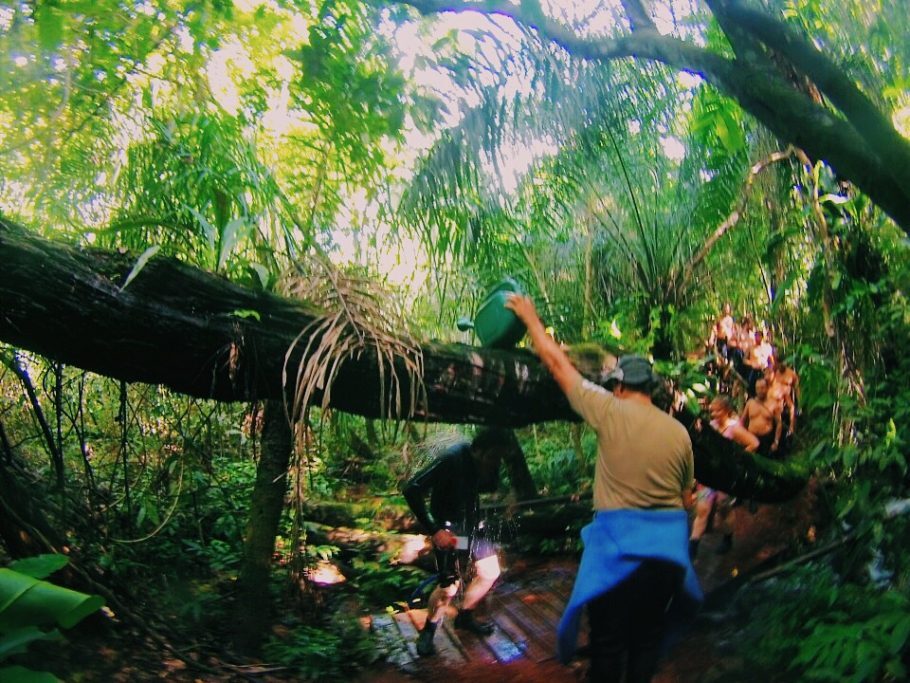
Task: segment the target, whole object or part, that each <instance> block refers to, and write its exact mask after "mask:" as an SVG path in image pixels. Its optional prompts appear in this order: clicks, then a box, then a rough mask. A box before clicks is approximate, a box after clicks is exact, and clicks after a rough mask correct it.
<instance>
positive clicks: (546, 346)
mask: <svg viewBox="0 0 910 683" xmlns="http://www.w3.org/2000/svg"><path fill="white" fill-rule="evenodd" d="M505 305H506V308H508V309H509V310H511V311H513V312H514V313H515V315H516V316H518V319H519V320H521V321H522V322H523V323H524V324H525V327H527V328H528V336H529V337H531V342H533V344H534V350H535V351H537V355H538V356H539V357H540V360H541V362H542V363H543V364H544V365H545V366H546V368H547V370H549V371H550V374H551V375H553V379H555V380H556V383H557V384H558V385H559V387H560V389H562V390H563V392H564V393H568V392H569V389H571V388H572V386H573V385H574V384H575V383H576V382H577V381H578V380H579V378H580V377H581V375H580V373H579V372H578V370H577V369H576V368H575V366H574V365H572V361H571V360H569V357H568V356H567V355H566V352H565V351H563V350H562V347H560V345H559V344H557V343H556V340H555V339H553V337H551V336H550V335H548V334H547V331H546V328H544V326H543V323H542V322H541V320H540V316H538V315H537V309H536V308H535V307H534V302H533V301H531V299H530V297H527V296H522V295H520V294H510V295H509V297H508V299H506V304H505Z"/></svg>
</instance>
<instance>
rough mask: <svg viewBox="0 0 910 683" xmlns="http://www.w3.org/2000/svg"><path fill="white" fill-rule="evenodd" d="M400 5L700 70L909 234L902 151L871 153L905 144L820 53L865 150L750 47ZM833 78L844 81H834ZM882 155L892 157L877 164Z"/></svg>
mask: <svg viewBox="0 0 910 683" xmlns="http://www.w3.org/2000/svg"><path fill="white" fill-rule="evenodd" d="M392 1H394V0H392ZM730 2H732V0H726V4H723V3H724V0H712V6H715V7H721V8H729V7H730V6H731V5H730ZM400 4H407V5H410V6H412V7H415V8H417V9H418V10H419V11H420V12H422V13H423V14H432V13H437V12H469V11H472V12H482V13H487V14H497V15H501V16H506V17H509V18H510V19H512V20H513V21H516V22H518V23H520V24H522V25H524V26H529V27H531V28H534V29H536V30H537V31H538V33H539V34H540V36H541V37H542V38H545V39H548V40H550V41H552V42H554V43H556V44H557V45H560V46H561V47H562V48H563V49H565V50H566V51H568V52H569V53H570V54H572V55H574V56H576V57H579V58H582V59H591V60H611V59H619V58H623V57H633V58H638V59H649V60H653V61H657V62H661V63H663V64H666V65H668V66H670V67H672V68H674V69H679V70H682V71H687V72H689V73H693V74H697V75H700V76H702V77H703V78H705V79H706V80H707V81H709V82H711V83H712V84H713V85H715V86H716V87H718V88H719V89H720V90H721V91H723V92H724V93H725V94H727V95H729V96H730V97H732V98H733V99H735V100H736V101H737V102H738V103H739V104H740V106H742V107H743V109H745V110H746V111H747V112H749V113H750V114H752V115H753V116H755V117H756V118H757V119H758V120H759V121H761V122H762V123H763V124H764V125H765V126H767V127H768V129H769V130H770V131H771V132H772V133H774V134H775V135H776V136H777V137H778V138H780V140H782V141H783V142H787V143H789V144H792V145H794V146H796V147H798V148H800V149H803V150H805V151H806V152H807V153H808V154H809V155H811V156H812V157H814V158H817V159H824V160H825V161H826V162H827V163H828V164H829V165H830V166H831V167H832V168H834V170H835V171H836V172H837V173H838V174H839V175H841V176H842V177H844V178H846V179H848V180H850V181H852V182H853V183H854V184H855V185H856V186H857V187H859V188H860V189H861V190H863V192H865V193H866V194H867V195H868V196H869V197H870V198H871V199H872V201H874V202H875V203H876V204H878V206H879V207H881V208H882V209H883V210H884V211H885V212H886V213H888V214H889V215H890V216H891V217H892V218H893V219H894V221H895V222H896V223H897V224H898V225H899V226H900V227H901V228H902V229H903V230H904V232H905V233H907V234H910V171H907V166H906V164H905V163H904V161H903V160H904V159H905V158H907V159H910V155H908V156H906V157H905V156H904V155H903V154H902V153H901V154H898V152H893V153H892V154H891V155H890V156H883V155H882V154H881V153H880V152H879V150H880V149H881V148H882V147H883V146H884V147H887V145H886V144H884V142H886V141H887V140H888V139H891V140H895V144H894V149H895V150H900V149H902V148H903V147H904V146H905V144H906V143H905V142H901V140H900V139H897V138H896V137H895V136H897V132H896V131H894V130H891V131H886V130H884V129H886V128H888V127H890V126H889V124H888V122H887V121H886V120H884V119H882V118H881V114H880V113H878V114H876V111H877V110H875V107H874V106H871V103H868V102H867V100H864V99H863V98H865V96H863V95H862V93H859V91H856V92H855V93H852V95H851V93H850V87H848V85H845V84H846V83H847V80H848V79H847V78H846V76H845V75H843V73H842V72H840V71H839V70H838V69H837V67H836V66H835V65H833V63H831V62H830V61H828V60H827V59H826V58H825V57H824V56H822V55H820V54H818V55H815V57H812V55H809V57H812V59H813V60H815V61H811V60H810V61H811V64H812V66H811V73H816V72H818V77H819V78H820V80H821V81H822V82H823V83H824V84H825V87H826V88H828V89H829V92H830V93H837V101H838V102H841V104H840V105H839V106H841V107H845V108H846V109H844V110H843V111H851V112H853V111H855V112H856V114H855V116H867V117H871V116H877V117H879V118H878V119H877V123H876V124H875V125H873V126H872V128H873V129H874V130H877V131H880V132H879V133H878V134H879V135H880V136H882V141H883V142H881V144H877V145H876V146H875V147H872V148H870V144H869V138H868V137H866V136H865V135H863V134H861V133H860V132H859V131H858V130H857V128H855V127H854V125H853V123H854V121H853V120H851V122H846V121H844V120H843V119H841V118H840V117H838V116H836V115H834V113H832V112H831V111H829V110H828V109H826V108H825V107H823V106H820V105H818V104H816V103H815V102H813V101H812V100H811V99H810V98H809V97H808V96H806V95H805V94H804V93H802V92H800V91H798V90H797V89H795V88H794V87H793V86H792V85H791V84H790V83H788V82H787V81H786V80H785V79H784V78H783V77H782V76H781V74H780V72H779V70H778V69H777V67H776V65H774V64H773V63H772V62H771V61H770V60H769V59H768V56H767V55H765V54H761V53H760V52H758V51H754V52H753V51H746V53H745V54H744V55H741V56H738V58H737V59H736V60H731V59H727V58H726V57H724V56H722V55H719V54H716V53H714V52H711V51H709V50H707V49H705V48H701V47H698V46H696V45H694V44H692V43H688V42H685V41H682V40H679V39H677V38H673V37H671V36H662V35H660V34H659V33H658V32H657V31H655V30H653V29H639V30H636V31H634V32H632V33H631V34H628V35H624V36H619V37H616V38H607V39H582V38H580V37H579V36H578V35H577V34H575V33H574V32H572V31H571V30H570V29H568V28H567V27H566V26H564V25H562V24H560V23H558V22H555V21H553V20H552V19H550V18H548V17H546V16H545V15H544V14H543V13H542V12H541V11H540V8H539V5H537V4H536V3H534V5H533V7H530V8H529V5H530V3H525V4H523V5H522V6H521V7H516V6H515V5H513V4H510V3H508V2H506V1H505V0H490V1H476V2H464V3H460V2H450V1H449V2H444V1H442V0H400ZM722 11H725V10H722ZM731 11H732V10H731ZM743 11H745V10H743ZM745 16H747V17H749V18H750V19H753V20H754V22H753V23H754V24H755V26H756V28H755V31H756V32H757V35H761V36H763V39H764V40H766V41H767V42H766V44H767V45H769V46H772V45H777V44H778V43H779V42H780V39H779V37H777V38H775V35H776V33H775V32H779V31H781V30H782V27H783V25H782V24H781V23H780V22H777V21H775V20H774V19H773V18H772V17H768V16H766V15H763V14H761V13H751V12H747V13H746V15H745ZM772 29H773V30H772ZM789 45H790V47H789V48H787V49H788V50H797V48H798V45H799V44H798V43H797V42H796V41H795V40H794V41H791V43H789ZM784 47H786V46H784ZM804 47H806V46H805V45H804ZM806 49H809V48H808V47H807V48H806ZM810 51H811V50H810ZM816 52H817V51H816ZM787 54H790V53H789V52H788V53H787ZM793 54H794V55H795V54H802V53H798V52H794V53H793ZM823 66H824V67H826V68H822V67H823ZM837 76H840V77H841V78H842V79H843V81H844V83H842V84H838V83H837V81H838V78H837ZM829 96H831V95H830V94H829ZM860 120H865V119H862V118H857V119H856V121H855V122H857V123H858V122H859V121H860ZM881 131H884V132H881ZM898 137H899V136H898ZM889 158H895V159H896V161H895V162H894V163H893V164H888V163H885V160H886V159H889Z"/></svg>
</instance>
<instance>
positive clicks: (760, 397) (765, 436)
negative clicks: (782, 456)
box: [739, 378, 783, 458]
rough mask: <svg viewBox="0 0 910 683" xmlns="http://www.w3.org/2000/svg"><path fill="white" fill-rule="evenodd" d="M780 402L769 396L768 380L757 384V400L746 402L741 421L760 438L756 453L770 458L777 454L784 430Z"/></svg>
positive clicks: (758, 381)
mask: <svg viewBox="0 0 910 683" xmlns="http://www.w3.org/2000/svg"><path fill="white" fill-rule="evenodd" d="M780 418H781V415H780V406H779V403H778V401H776V400H774V399H772V398H770V397H769V396H768V380H766V379H764V378H762V379H760V380H757V381H756V382H755V398H750V399H749V400H748V401H746V405H745V406H744V407H743V412H742V414H740V416H739V421H740V423H741V424H742V426H743V427H745V428H746V429H748V430H749V431H750V432H752V433H753V434H754V435H755V436H756V437H758V448H757V449H756V451H755V452H756V453H758V454H759V455H763V456H765V457H766V458H770V457H772V456H773V455H775V454H776V453H777V448H778V446H779V445H780V435H781V431H782V428H783V423H782V421H781V419H780Z"/></svg>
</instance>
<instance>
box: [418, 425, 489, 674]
mask: <svg viewBox="0 0 910 683" xmlns="http://www.w3.org/2000/svg"><path fill="white" fill-rule="evenodd" d="M493 434H494V432H490V431H487V432H482V433H481V434H479V435H478V436H477V437H476V438H475V439H474V441H473V442H467V441H462V442H460V443H457V444H455V445H453V446H451V447H449V448H448V449H446V450H445V451H444V452H443V453H441V454H439V455H438V456H437V457H436V458H434V459H433V462H431V463H430V464H429V465H428V466H427V467H425V468H424V469H423V470H421V471H420V472H418V473H417V474H415V475H414V476H413V477H412V478H411V479H410V480H409V481H408V482H407V484H406V485H405V487H404V491H403V493H404V497H405V500H406V501H407V503H408V505H409V506H410V508H411V511H412V512H413V513H414V516H415V517H417V520H418V521H419V522H420V524H421V525H422V526H423V528H424V529H425V530H426V532H427V533H428V534H429V536H430V537H431V539H432V542H433V548H434V551H435V555H436V567H437V570H438V577H437V581H438V583H437V586H436V588H435V589H434V590H433V592H432V593H431V594H430V599H429V603H428V605H427V620H426V623H425V625H424V627H423V629H421V631H420V635H419V636H418V638H417V653H418V654H419V655H420V656H422V657H426V656H429V655H433V654H435V653H436V646H435V645H434V644H433V637H434V635H435V634H436V630H437V628H438V627H439V624H441V623H442V621H443V619H444V618H445V614H446V611H447V609H448V607H449V604H450V603H451V602H452V599H453V598H454V597H455V594H456V593H457V592H458V587H459V585H460V584H461V579H462V575H463V574H465V573H466V572H467V571H468V569H469V567H468V565H469V564H471V565H473V573H474V578H473V579H472V580H471V582H470V584H469V585H468V587H467V589H466V590H465V593H464V599H463V600H462V605H461V609H460V610H459V612H458V615H457V616H456V617H455V627H456V628H461V629H466V630H468V631H471V632H472V633H475V634H477V635H481V636H488V635H490V634H492V633H493V625H492V624H491V623H488V622H484V621H479V620H478V619H477V618H476V617H475V616H474V609H475V608H476V607H477V605H478V604H479V603H480V601H481V600H482V599H483V598H484V596H485V595H486V594H487V593H488V592H489V590H490V589H491V588H492V587H493V584H494V583H495V582H496V579H497V578H499V574H500V568H499V558H498V557H497V554H496V547H495V546H494V545H493V543H492V542H491V541H490V540H489V539H488V538H486V536H485V533H484V522H483V520H481V519H480V493H481V492H491V491H495V490H496V485H497V483H498V481H499V463H500V451H499V446H500V444H499V442H498V441H497V440H496V439H495V437H493V436H492V435H493ZM428 496H429V498H430V506H429V510H428V509H427V504H426V499H427V497H428Z"/></svg>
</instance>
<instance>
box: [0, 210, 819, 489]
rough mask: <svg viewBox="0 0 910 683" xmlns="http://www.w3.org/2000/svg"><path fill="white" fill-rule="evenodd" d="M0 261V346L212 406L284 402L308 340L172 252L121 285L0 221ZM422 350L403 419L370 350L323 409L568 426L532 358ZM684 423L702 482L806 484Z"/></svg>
mask: <svg viewBox="0 0 910 683" xmlns="http://www.w3.org/2000/svg"><path fill="white" fill-rule="evenodd" d="M0 263H2V264H3V268H2V270H0V340H2V341H5V342H7V343H10V344H13V345H15V346H19V347H21V348H25V349H29V350H31V351H34V352H37V353H40V354H42V355H44V356H47V357H48V358H52V359H54V360H56V361H59V362H63V363H66V364H68V365H74V366H77V367H81V368H84V369H86V370H90V371H92V372H96V373H99V374H101V375H106V376H108V377H113V378H116V379H120V380H125V381H130V382H135V381H138V382H147V383H151V384H160V385H165V386H167V387H170V388H171V389H173V390H174V391H177V392H181V393H185V394H189V395H192V396H197V397H201V398H210V399H214V400H219V401H249V400H263V399H281V398H283V397H284V395H285V393H286V388H285V387H284V386H283V383H282V370H283V367H284V363H285V355H286V354H287V352H288V349H289V348H291V347H292V346H294V348H295V349H296V350H295V351H294V352H293V353H291V354H290V359H289V364H288V367H290V368H296V367H297V364H298V363H299V362H300V356H301V354H302V349H304V348H306V344H305V343H297V344H296V345H295V344H294V342H295V340H296V339H297V337H298V335H300V333H301V331H302V330H304V329H306V328H307V326H308V325H309V324H310V323H312V322H313V321H314V320H316V319H317V318H318V316H319V312H318V311H315V310H313V309H312V308H311V307H308V306H307V305H305V304H303V303H300V302H296V301H291V300H288V299H284V298H281V297H279V296H276V295H273V294H270V293H268V292H262V291H252V290H248V289H245V288H243V287H240V286H238V285H236V284H233V283H231V282H229V281H227V280H225V279H223V278H220V277H218V276H215V275H212V274H211V273H207V272H204V271H202V270H199V269H197V268H193V267H191V266H188V265H186V264H183V263H181V262H180V261H178V260H176V259H173V258H153V259H151V260H149V261H148V263H146V264H145V265H144V267H142V269H141V271H140V272H138V274H135V277H134V278H133V279H132V280H131V281H130V282H129V284H128V285H125V283H126V280H127V278H128V277H129V276H130V274H131V273H132V271H133V269H134V266H135V265H136V257H135V256H132V255H128V254H121V253H115V252H110V251H103V250H99V249H94V248H78V247H74V246H71V245H68V244H64V243H61V242H53V241H49V240H46V239H42V238H40V237H37V236H35V235H32V234H29V233H28V232H27V231H26V230H24V229H23V228H21V227H19V226H16V225H14V224H12V223H9V222H6V221H3V220H2V219H0ZM421 352H422V376H420V377H417V378H412V377H410V375H409V374H408V371H407V369H406V367H405V364H404V361H401V362H400V363H397V362H396V366H395V368H394V371H395V373H396V375H397V377H398V379H399V382H400V391H401V395H402V396H405V397H406V396H409V395H410V394H411V391H412V388H413V387H412V382H418V383H419V385H420V389H419V390H418V391H416V392H415V393H416V394H417V395H418V396H420V397H421V398H420V399H419V400H418V401H417V402H416V404H414V405H412V406H407V405H405V406H404V409H403V410H402V412H400V413H396V412H395V410H394V407H395V405H396V403H395V397H394V396H391V395H390V394H391V391H392V390H391V389H390V384H391V383H390V382H388V380H387V378H388V375H389V372H390V371H391V370H392V368H388V367H386V366H385V364H387V363H388V361H387V360H386V359H385V358H383V357H380V356H379V355H378V354H377V352H376V350H375V348H373V347H372V346H371V345H370V344H369V343H365V344H364V346H363V348H362V349H361V350H360V351H359V352H358V353H357V354H355V355H353V356H351V357H350V358H348V359H347V360H345V361H344V362H343V363H342V365H341V366H340V368H339V370H338V373H337V376H336V380H335V382H334V384H333V385H332V387H331V394H330V400H329V401H328V405H329V406H331V407H332V408H335V409H338V410H342V411H345V412H350V413H355V414H358V415H363V416H366V417H378V418H389V417H394V418H411V419H414V420H424V421H433V422H447V423H472V424H483V425H494V426H498V427H521V426H524V425H529V424H533V423H537V422H544V421H549V420H568V421H577V420H578V416H577V415H576V414H575V413H574V412H573V411H572V410H571V408H570V407H569V405H568V402H567V401H566V399H565V396H564V395H563V394H562V392H561V391H560V390H559V388H558V387H557V385H556V383H555V382H554V381H553V379H552V378H551V377H550V375H549V373H548V372H547V370H546V369H545V368H544V367H543V366H542V365H541V364H540V362H539V361H538V360H537V358H536V356H534V355H533V354H531V353H529V352H526V351H497V350H490V349H481V348H476V347H471V346H465V345H463V344H440V343H428V344H424V345H422V347H421ZM381 369H382V370H384V371H385V374H384V376H383V373H381V372H380V370H381ZM322 398H323V394H322V393H320V392H317V393H316V394H315V396H314V400H316V401H320V400H322ZM690 417H691V418H692V419H690ZM690 417H686V416H682V421H683V422H684V424H686V426H687V427H688V428H689V431H690V433H691V434H692V436H693V442H694V444H695V449H696V474H697V476H698V477H699V479H700V480H701V481H703V482H704V483H706V484H708V485H710V486H713V487H715V488H719V489H721V490H724V491H729V492H731V493H734V494H735V495H740V496H746V497H750V498H755V499H757V500H762V501H768V502H772V501H779V500H784V499H787V498H790V497H792V496H793V495H795V493H796V492H797V491H798V490H799V488H801V486H802V484H803V483H804V482H805V479H806V473H805V472H804V470H803V469H802V468H800V467H799V466H796V465H793V464H781V463H775V462H771V461H767V460H764V459H762V458H757V457H755V456H752V455H749V454H745V453H743V452H741V451H740V450H739V449H738V448H737V447H736V446H735V445H734V444H732V443H731V442H729V441H727V440H724V439H723V438H722V437H720V436H719V435H718V436H717V438H716V439H715V438H711V437H710V436H706V434H705V432H698V431H697V430H696V429H695V422H694V416H690ZM710 431H711V430H706V432H710ZM718 439H719V440H718Z"/></svg>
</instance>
